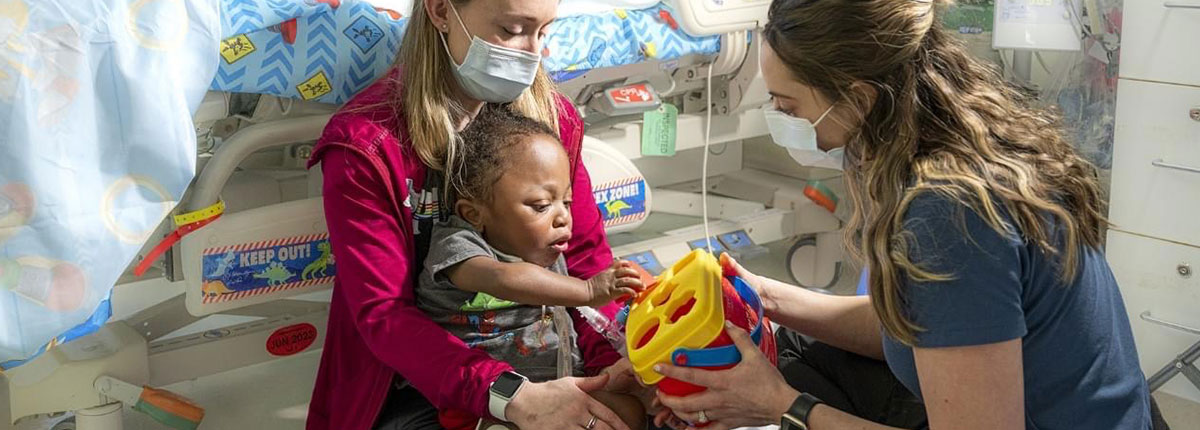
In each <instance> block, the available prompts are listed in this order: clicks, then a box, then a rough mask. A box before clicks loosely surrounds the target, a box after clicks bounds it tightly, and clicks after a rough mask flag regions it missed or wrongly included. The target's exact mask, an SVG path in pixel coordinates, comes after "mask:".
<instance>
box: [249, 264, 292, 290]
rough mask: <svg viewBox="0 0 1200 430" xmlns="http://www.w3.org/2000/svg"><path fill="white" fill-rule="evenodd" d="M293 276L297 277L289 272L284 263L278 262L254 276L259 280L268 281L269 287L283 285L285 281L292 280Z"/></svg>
mask: <svg viewBox="0 0 1200 430" xmlns="http://www.w3.org/2000/svg"><path fill="white" fill-rule="evenodd" d="M293 276H296V274H295V273H292V272H291V271H289V270H288V269H287V267H286V266H284V265H283V263H280V262H278V261H275V262H272V263H271V265H269V266H267V268H266V269H263V270H262V271H261V272H259V273H255V274H254V277H255V278H257V279H266V280H267V285H279V284H282V283H284V281H287V280H289V279H292V277H293Z"/></svg>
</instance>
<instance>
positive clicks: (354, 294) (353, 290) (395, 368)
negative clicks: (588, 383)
mask: <svg viewBox="0 0 1200 430" xmlns="http://www.w3.org/2000/svg"><path fill="white" fill-rule="evenodd" d="M398 77H399V71H397V70H393V71H392V72H391V73H389V74H388V76H387V77H385V78H383V79H380V80H379V81H378V82H376V83H375V84H373V85H371V86H370V87H368V88H367V89H366V90H363V92H361V93H359V94H358V95H357V96H355V98H354V99H353V100H351V101H350V102H349V103H347V104H346V106H345V107H343V108H342V110H341V111H340V112H338V113H337V114H336V115H334V116H333V118H332V119H331V120H330V121H329V124H328V125H327V126H326V127H325V131H324V133H323V134H322V136H321V138H320V140H319V141H318V142H317V147H316V150H315V151H314V153H313V156H312V159H311V160H309V167H310V168H311V167H312V166H313V165H315V164H317V163H320V164H321V170H322V173H323V174H324V181H325V183H324V200H325V219H326V223H327V224H328V226H329V236H330V241H331V242H332V244H333V255H334V258H336V260H337V281H336V283H335V286H334V289H333V301H332V303H331V304H330V309H329V324H328V327H327V328H326V334H325V347H324V351H323V352H322V355H321V364H320V367H319V368H318V370H317V380H316V387H314V389H313V395H312V402H311V403H310V405H309V409H308V423H307V428H308V430H326V429H334V430H366V429H369V428H370V427H371V426H372V424H373V423H374V421H375V418H376V416H377V415H378V414H379V410H380V408H381V407H382V405H383V401H384V399H385V397H386V396H387V393H388V387H389V383H390V382H391V381H392V377H393V375H395V374H399V375H400V376H402V377H403V378H404V379H406V380H408V382H409V383H410V384H412V385H413V386H414V387H416V389H417V390H418V391H420V392H421V393H422V394H424V395H425V397H426V398H428V399H429V401H430V402H432V403H433V404H434V406H436V407H438V408H439V409H456V410H462V411H468V412H471V413H474V414H476V415H477V416H481V417H483V416H490V415H489V414H488V412H487V399H488V395H487V391H488V386H489V385H490V384H491V383H492V381H494V380H495V379H496V377H497V376H499V375H500V373H502V372H504V371H506V370H510V369H512V367H511V366H509V365H508V364H506V363H504V362H501V361H497V360H495V359H492V358H491V357H490V356H488V355H487V353H485V352H482V351H480V350H476V349H471V348H468V347H467V346H466V344H464V343H463V342H462V340H460V339H458V338H456V337H454V336H452V335H451V334H450V333H449V332H447V331H446V330H443V329H442V328H441V327H439V326H438V325H437V324H435V323H434V322H433V321H431V320H430V319H429V317H427V316H425V314H423V313H421V311H420V310H419V309H417V307H416V304H415V302H414V301H415V297H416V296H415V294H414V290H415V285H414V282H413V280H414V276H413V275H414V274H415V271H416V270H419V268H420V267H421V262H420V261H413V259H414V252H415V251H414V249H415V248H414V246H415V245H414V240H413V211H412V209H411V208H410V207H409V205H407V204H406V202H408V197H409V196H408V194H409V193H410V191H411V190H410V188H409V182H408V181H411V186H412V188H411V189H415V190H420V189H421V186H422V184H423V182H424V181H425V173H426V172H425V165H424V164H422V163H421V161H420V159H419V158H418V157H417V156H416V154H415V153H414V152H413V150H412V145H411V141H410V140H409V137H408V135H407V131H406V126H405V124H404V119H403V118H402V117H397V116H396V115H394V114H393V111H392V108H390V107H388V106H387V104H386V101H387V98H388V97H389V96H391V95H392V94H394V91H396V90H397V85H396V84H397V82H398V79H397V78H398ZM558 109H559V123H558V126H559V132H560V134H561V136H562V142H563V145H564V146H565V147H566V149H567V153H568V154H569V155H570V158H571V163H572V168H573V172H574V178H573V183H572V187H573V191H574V205H572V209H571V216H572V218H573V220H574V227H573V228H572V236H571V242H570V246H569V247H568V251H567V254H566V258H567V265H568V270H569V272H570V274H571V275H573V276H576V277H580V278H584V279H586V278H589V277H591V276H592V275H594V274H596V273H599V272H600V271H602V270H604V269H605V268H607V267H608V266H609V265H610V264H611V263H612V251H611V250H610V249H609V247H608V242H607V240H606V238H605V235H604V225H603V220H602V219H601V215H600V212H599V209H598V208H597V207H596V203H595V200H594V198H593V196H592V188H591V187H592V186H591V179H590V178H589V177H588V173H587V170H586V169H585V168H584V165H583V163H582V161H581V160H580V156H579V153H580V147H581V146H582V142H583V122H582V120H580V118H579V113H578V111H576V110H575V107H574V106H573V105H572V104H571V103H570V101H569V100H567V99H566V98H565V97H562V96H561V95H560V96H558ZM614 310H615V308H614V307H613V306H611V305H610V306H609V307H607V308H606V309H604V311H606V312H605V313H608V314H609V315H611V314H612V312H613V311H614ZM573 316H574V317H575V328H576V330H577V331H578V333H579V347H580V349H581V350H582V352H583V355H584V362H585V371H586V372H587V373H588V374H595V373H598V372H599V371H600V370H602V369H603V368H605V367H607V366H609V365H611V364H613V363H615V362H616V361H617V360H619V359H620V355H618V354H617V352H616V351H615V350H614V349H613V348H612V345H610V344H609V343H608V342H607V341H606V340H605V339H604V338H603V337H601V336H600V335H599V334H598V333H597V332H596V331H595V330H593V329H592V328H591V327H590V326H589V325H588V324H587V323H586V322H584V321H583V320H582V319H581V318H580V317H579V315H578V314H577V313H574V312H573Z"/></svg>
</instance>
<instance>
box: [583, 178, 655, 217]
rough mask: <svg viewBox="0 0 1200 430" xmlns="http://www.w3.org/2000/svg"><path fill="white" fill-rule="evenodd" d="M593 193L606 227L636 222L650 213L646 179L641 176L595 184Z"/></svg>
mask: <svg viewBox="0 0 1200 430" xmlns="http://www.w3.org/2000/svg"><path fill="white" fill-rule="evenodd" d="M592 195H593V197H595V198H596V206H598V207H599V208H600V213H601V214H602V215H603V216H604V226H605V227H612V226H616V225H621V224H628V223H632V222H636V221H639V220H641V219H643V218H645V217H646V215H648V214H649V208H648V207H647V206H646V180H645V179H643V178H642V177H640V176H638V177H632V178H627V179H622V180H619V181H615V182H609V183H605V184H600V185H597V186H593V187H592Z"/></svg>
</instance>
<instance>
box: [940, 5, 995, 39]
mask: <svg viewBox="0 0 1200 430" xmlns="http://www.w3.org/2000/svg"><path fill="white" fill-rule="evenodd" d="M995 9H996V6H995V4H994V3H993V2H992V1H991V0H987V1H974V2H971V1H960V2H959V3H958V4H956V5H954V6H949V7H947V8H946V10H945V11H944V12H943V13H942V26H943V27H944V28H946V29H949V30H953V31H956V32H958V33H962V34H979V33H984V32H991V31H992V26H993V23H994V18H993V16H994V15H995Z"/></svg>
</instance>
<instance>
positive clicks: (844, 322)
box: [763, 278, 884, 360]
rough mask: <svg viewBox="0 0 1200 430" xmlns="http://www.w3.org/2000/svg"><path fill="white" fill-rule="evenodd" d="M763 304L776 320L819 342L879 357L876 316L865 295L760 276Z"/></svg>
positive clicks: (881, 349)
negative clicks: (816, 289)
mask: <svg viewBox="0 0 1200 430" xmlns="http://www.w3.org/2000/svg"><path fill="white" fill-rule="evenodd" d="M763 284H764V285H763V307H764V308H765V312H766V314H767V316H768V317H770V318H771V319H772V320H773V321H775V322H776V323H778V324H780V325H783V326H784V327H787V328H790V329H792V330H795V331H797V332H800V333H803V334H805V335H808V336H812V337H814V338H816V339H817V340H820V341H821V342H824V343H827V344H829V345H832V346H835V347H837V348H841V349H844V350H847V351H850V352H853V353H856V354H859V355H863V356H867V357H871V358H875V359H879V360H882V359H883V358H884V357H883V344H882V341H883V339H882V337H881V334H880V331H879V327H880V326H879V318H878V317H877V316H876V315H875V311H874V310H873V309H872V308H871V302H870V300H869V299H868V298H867V297H866V296H831V295H827V294H821V293H817V292H814V291H810V290H807V289H804V288H800V287H797V286H794V285H789V284H786V283H783V282H779V281H776V280H773V279H768V278H763Z"/></svg>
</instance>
